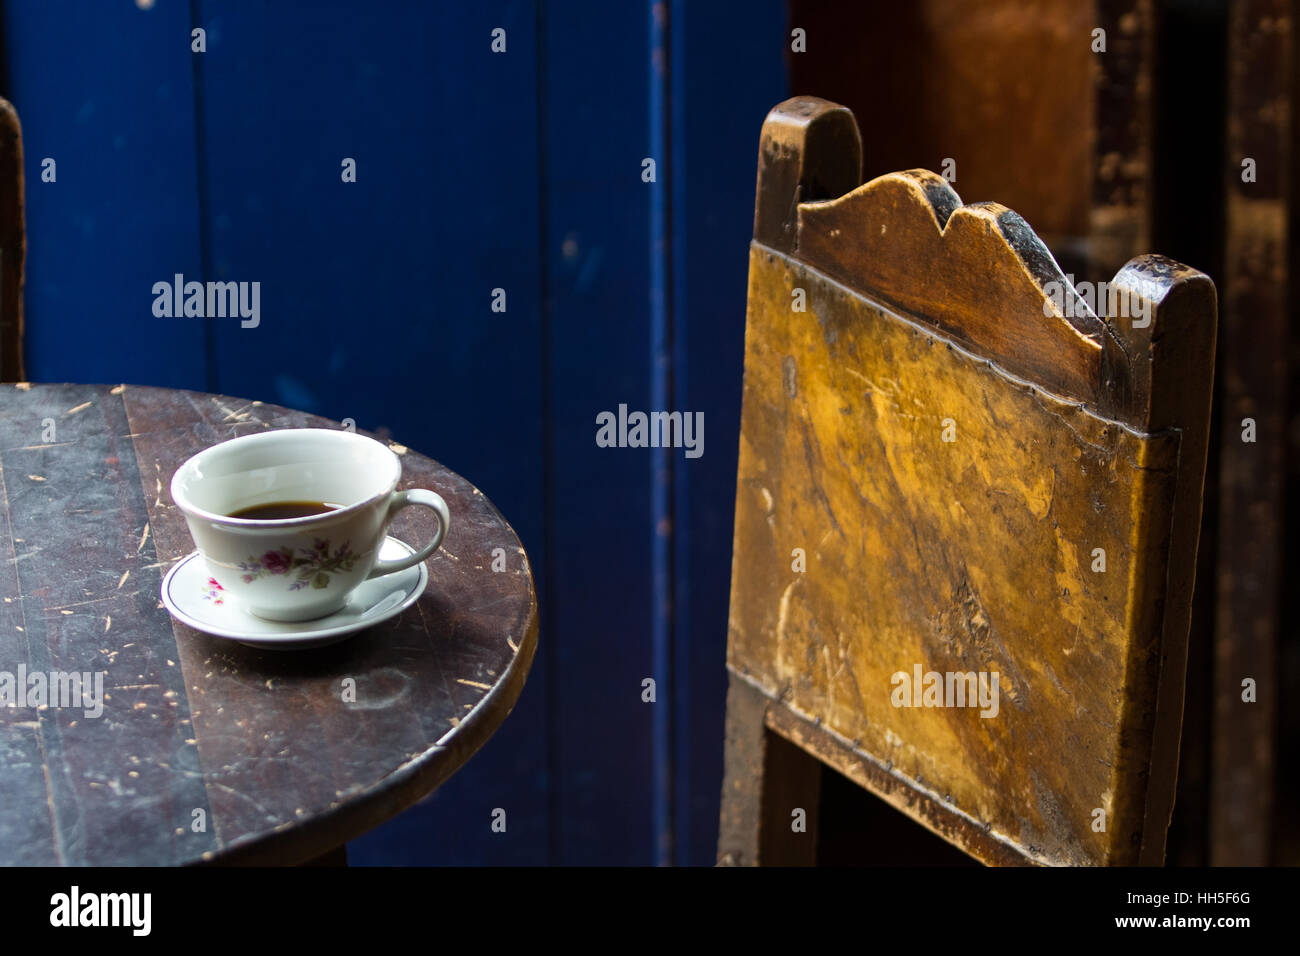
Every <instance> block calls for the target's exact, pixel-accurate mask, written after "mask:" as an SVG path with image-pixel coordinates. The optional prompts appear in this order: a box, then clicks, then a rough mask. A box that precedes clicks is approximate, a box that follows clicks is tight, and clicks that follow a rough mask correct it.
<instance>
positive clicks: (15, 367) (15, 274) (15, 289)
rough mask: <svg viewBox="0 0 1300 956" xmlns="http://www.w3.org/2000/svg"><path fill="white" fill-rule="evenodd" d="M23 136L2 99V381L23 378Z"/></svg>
mask: <svg viewBox="0 0 1300 956" xmlns="http://www.w3.org/2000/svg"><path fill="white" fill-rule="evenodd" d="M26 237H27V232H26V227H25V226H24V224H23V135H22V128H21V127H20V126H19V124H18V114H17V113H15V112H14V108H13V106H12V105H11V104H10V103H9V101H8V100H3V99H0V382H16V381H20V380H21V379H22V378H23V352H22V342H23V260H24V258H25V256H26V252H27V238H26Z"/></svg>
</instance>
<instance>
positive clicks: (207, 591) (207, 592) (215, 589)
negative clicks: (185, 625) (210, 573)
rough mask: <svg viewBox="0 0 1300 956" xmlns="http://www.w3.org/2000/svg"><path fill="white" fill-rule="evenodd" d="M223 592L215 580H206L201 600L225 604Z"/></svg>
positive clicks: (223, 589)
mask: <svg viewBox="0 0 1300 956" xmlns="http://www.w3.org/2000/svg"><path fill="white" fill-rule="evenodd" d="M225 590H226V589H225V588H223V587H222V586H221V584H220V582H219V581H217V579H216V578H208V583H207V584H205V585H204V586H203V600H205V601H211V602H212V603H213V604H225V603H226V595H225Z"/></svg>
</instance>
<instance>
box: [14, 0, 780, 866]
mask: <svg viewBox="0 0 1300 956" xmlns="http://www.w3.org/2000/svg"><path fill="white" fill-rule="evenodd" d="M2 10H3V15H2V18H0V29H2V30H3V35H2V36H0V44H2V49H3V54H4V64H5V66H6V71H7V75H6V76H2V77H0V92H3V93H4V94H5V95H6V96H7V97H8V98H10V99H11V100H12V101H13V102H14V103H15V105H16V107H17V109H18V111H19V115H20V117H21V119H22V122H23V132H24V145H25V149H26V173H27V228H28V246H29V248H28V267H27V286H26V310H27V343H26V358H27V367H28V377H29V378H31V379H32V380H33V381H85V382H118V381H127V382H132V383H137V384H150V385H167V386H174V387H185V388H194V389H201V390H208V391H220V392H224V393H227V394H232V395H235V396H239V397H245V398H250V399H262V400H264V401H269V402H276V403H280V404H285V405H290V406H293V407H296V408H301V409H305V410H308V411H312V412H317V413H320V414H324V415H327V416H330V417H333V418H336V419H344V418H351V419H353V420H354V421H355V422H356V423H357V425H358V426H359V427H362V428H367V429H371V430H378V431H387V432H388V433H390V434H391V435H392V436H393V437H394V438H397V439H398V440H400V441H402V442H404V443H405V444H407V445H410V446H411V447H413V448H415V449H418V450H419V451H421V452H423V453H425V454H428V455H430V456H432V457H434V458H437V459H439V460H440V461H442V462H444V463H446V464H447V465H449V466H450V467H452V468H454V469H455V470H457V471H459V472H460V473H461V474H463V475H465V476H466V477H468V478H469V479H470V480H472V481H473V482H474V483H475V484H477V485H478V486H479V487H480V488H481V489H482V490H483V491H484V493H485V494H487V495H488V496H489V497H490V498H491V499H492V500H493V501H494V502H495V503H496V504H497V506H498V507H499V508H500V509H501V510H502V512H503V513H504V514H505V515H506V516H507V518H508V519H509V520H510V521H511V523H512V524H513V525H514V527H515V529H516V530H517V531H518V532H519V535H520V537H521V538H522V539H523V541H524V544H525V546H526V548H527V549H528V553H529V555H530V558H531V563H532V567H533V570H534V573H535V574H536V576H537V581H538V593H539V600H540V602H541V607H542V633H541V644H540V647H539V651H538V656H537V658H536V663H535V664H534V667H533V671H532V674H531V676H530V678H529V682H528V686H527V689H526V690H525V693H524V695H523V698H522V700H521V701H520V704H519V706H518V707H517V708H516V710H515V712H514V713H513V714H512V715H511V717H510V718H509V719H508V720H507V721H506V724H505V725H504V727H503V728H502V729H501V731H500V732H499V733H498V734H497V735H496V737H494V738H493V740H492V741H491V742H490V743H489V744H488V745H487V746H486V747H485V748H484V749H483V750H482V751H481V752H480V753H479V754H478V755H477V756H476V757H475V758H474V759H473V760H471V762H470V763H469V764H468V765H467V766H466V767H465V769H463V770H462V771H461V772H460V773H459V774H458V775H457V776H455V777H454V778H453V779H452V780H451V781H449V782H448V783H447V784H445V785H444V786H443V787H442V788H441V789H440V790H439V791H438V792H437V793H435V794H434V795H433V796H432V797H431V798H430V799H428V800H426V801H425V802H424V803H422V804H421V805H419V806H417V807H414V808H412V809H411V810H409V811H408V812H407V813H405V814H403V815H402V816H400V817H399V818H397V819H395V820H393V821H391V822H390V823H389V824H387V825H385V826H383V827H381V828H379V829H377V830H375V831H373V832H372V833H370V834H368V835H366V836H365V837H363V838H362V839H359V840H357V841H355V842H354V843H352V844H350V846H349V853H350V856H351V859H352V861H353V862H354V863H474V864H479V863H488V864H493V863H501V864H544V863H552V864H585V863H601V864H611V863H612V864H619V863H627V864H649V863H677V864H708V863H711V862H712V860H713V855H714V849H713V848H714V843H715V841H716V837H717V812H718V794H719V790H720V785H721V771H722V714H723V703H724V690H725V678H724V673H723V655H724V647H725V639H726V617H727V590H728V584H729V577H730V565H731V520H732V506H733V502H734V487H735V466H736V446H737V434H738V430H739V414H740V384H741V355H742V348H743V335H744V305H745V271H746V255H747V244H748V239H749V235H750V231H751V226H752V217H753V183H754V166H755V161H756V157H757V144H758V132H759V127H760V124H761V122H762V119H763V116H764V115H765V113H766V111H767V109H768V108H769V107H770V106H771V105H773V104H774V103H776V102H778V101H779V100H781V99H783V98H784V97H785V95H786V75H785V66H784V56H785V51H786V49H787V45H788V42H789V40H788V30H787V26H786V12H785V8H784V4H783V3H781V2H779V0H755V2H751V3H748V4H745V5H744V6H743V7H741V8H738V7H736V5H734V4H727V3H723V2H715V3H703V2H698V0H697V2H690V3H688V2H686V0H672V2H659V3H651V2H627V3H609V2H599V0H589V2H576V0H575V2H542V0H538V2H524V0H516V2H507V0H484V2H480V3H474V4H462V3H442V2H438V3H433V2H428V0H425V2H387V3H371V4H365V5H359V4H355V3H351V2H345V0H328V2H315V3H306V2H303V3H289V2H276V3H271V2H255V0H239V2H235V0H226V2H218V0H190V2H179V0H153V2H152V3H150V2H148V0H80V2H75V0H4V2H3V7H2ZM196 27H199V28H202V29H203V30H204V31H205V32H206V37H205V39H206V51H205V52H203V53H193V52H191V31H192V30H193V29H194V28H196ZM498 27H499V28H502V29H504V30H505V31H506V33H505V37H506V51H505V52H504V53H494V52H492V50H491V42H492V31H493V30H494V29H496V28H498ZM46 157H49V158H52V159H54V160H55V162H56V164H57V165H56V172H57V179H56V181H55V182H42V177H41V172H42V165H41V164H42V160H43V159H45V158H46ZM345 158H352V159H354V160H355V162H356V170H357V176H356V182H355V183H345V182H343V181H342V176H341V169H342V166H341V164H342V162H343V160H344V159H345ZM647 158H649V159H654V160H655V165H656V168H655V173H656V176H655V181H654V182H652V183H648V182H645V181H643V168H644V167H643V161H644V160H645V159H647ZM178 272H179V273H183V274H184V275H185V276H186V278H187V279H189V278H194V279H198V280H200V281H203V280H207V279H218V280H233V281H259V282H261V284H262V286H261V288H262V299H261V321H260V324H259V325H258V326H257V327H256V328H243V327H241V326H240V323H239V321H238V320H237V319H230V320H221V319H209V320H204V319H184V318H156V317H155V316H154V315H153V314H152V302H153V296H152V293H151V288H152V285H153V283H154V282H157V281H170V280H171V277H172V276H173V275H174V274H175V273H178ZM496 289H502V290H505V301H506V310H505V311H504V312H494V311H493V310H492V307H491V306H492V301H493V293H494V290H496ZM620 403H625V404H626V405H627V406H628V408H629V409H633V410H636V409H639V410H644V411H651V410H665V411H672V410H678V411H683V412H687V411H689V412H703V414H704V422H705V429H704V455H703V456H702V457H700V458H697V459H687V458H685V456H684V455H683V453H682V452H681V451H680V450H678V451H669V450H655V449H628V448H624V449H618V448H599V447H597V445H596V442H595V433H596V425H595V421H596V415H597V414H598V413H599V412H601V411H605V410H609V411H617V409H618V406H619V404H620ZM645 678H653V679H654V680H655V682H656V688H655V690H656V700H655V702H653V703H646V702H644V701H643V700H642V693H643V691H642V688H643V683H642V682H643V680H644V679H645ZM494 807H504V808H506V810H507V820H508V826H507V831H506V833H504V834H501V833H493V832H492V831H491V829H490V822H491V811H492V809H493V808H494Z"/></svg>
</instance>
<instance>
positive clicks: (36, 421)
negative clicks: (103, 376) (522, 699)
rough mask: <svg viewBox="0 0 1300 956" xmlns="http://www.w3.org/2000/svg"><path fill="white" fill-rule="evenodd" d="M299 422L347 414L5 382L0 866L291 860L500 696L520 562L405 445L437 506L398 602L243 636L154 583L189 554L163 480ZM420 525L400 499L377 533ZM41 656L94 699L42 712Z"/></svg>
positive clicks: (510, 545)
mask: <svg viewBox="0 0 1300 956" xmlns="http://www.w3.org/2000/svg"><path fill="white" fill-rule="evenodd" d="M301 427H335V428H337V427H340V426H339V425H338V424H337V423H335V422H330V421H328V420H325V419H322V418H319V417H317V416H314V415H308V414H305V413H302V412H295V411H291V410H289V409H285V408H280V407H277V406H274V405H266V404H261V403H258V402H247V401H243V400H240V399H232V398H227V397H224V396H219V395H207V394H202V393H198V392H184V391H174V390H169V389H157V388H138V387H135V386H129V385H128V386H122V385H119V386H107V385H104V386H91V385H27V384H22V383H20V384H18V385H3V386H0V492H2V493H3V504H2V505H0V595H3V602H0V701H3V702H4V704H5V705H3V706H0V864H8V865H27V864H30V865H58V864H68V865H92V866H93V865H117V864H120V865H170V864H187V863H201V862H205V861H208V862H217V863H221V862H229V863H300V862H305V861H308V860H311V859H315V858H317V857H320V856H323V855H326V854H329V853H331V852H332V851H334V850H335V849H336V848H337V847H339V846H340V845H342V844H344V843H345V842H346V841H347V840H349V839H352V838H354V837H356V836H358V835H360V834H361V833H363V832H365V831H366V830H367V829H369V828H371V827H373V826H375V825H377V824H379V823H381V822H383V821H384V820H386V819H388V818H390V817H392V816H394V815H396V814H397V813H399V812H400V811H401V810H403V809H405V808H406V807H408V806H410V805H411V804H413V803H415V802H416V801H417V800H419V799H420V798H422V797H423V796H425V795H426V794H428V793H429V792H431V791H432V790H433V789H434V788H436V787H437V786H438V785H439V784H440V783H441V782H442V781H443V780H445V779H446V778H447V777H449V776H450V775H451V774H452V773H453V772H454V771H455V770H457V769H458V768H459V767H461V766H462V765H463V764H464V763H465V761H466V760H468V759H469V757H470V756H471V755H472V754H473V753H474V752H475V751H476V750H477V749H478V748H479V747H480V746H482V745H483V744H484V742H485V741H486V740H487V739H488V738H489V737H490V736H491V735H492V733H493V732H494V731H495V730H496V728H497V727H498V726H500V724H501V722H502V721H503V720H504V719H505V717H506V715H507V714H508V713H509V712H510V709H511V708H512V707H513V706H514V703H515V701H516V699H517V698H518V696H519V693H520V691H521V690H522V688H523V684H524V678H525V676H526V675H527V672H528V668H529V665H530V664H531V662H532V657H533V652H534V649H535V647H536V642H537V603H536V598H535V594H534V589H533V581H532V574H531V572H530V570H529V566H528V561H527V556H526V555H525V554H524V551H523V548H522V547H521V546H520V544H519V540H518V538H517V537H516V535H515V533H514V531H513V530H512V529H511V528H510V526H509V524H507V523H506V521H505V520H504V519H503V518H502V517H501V515H500V513H498V512H497V510H496V508H494V507H493V506H492V504H491V502H489V501H488V500H487V498H486V497H484V496H483V494H482V493H480V492H479V491H478V489H476V488H474V487H473V485H471V484H470V483H469V482H467V481H466V480H465V479H463V478H461V477H460V476H459V475H457V474H455V473H454V472H452V471H449V470H448V469H446V468H444V467H443V466H442V465H439V464H438V463H437V462H435V461H432V460H430V459H428V458H425V457H422V456H421V455H418V454H416V453H415V452H414V451H412V450H408V449H405V448H403V447H401V446H399V445H390V447H392V448H393V449H394V450H395V451H397V452H398V454H399V455H400V456H401V458H402V482H401V485H400V487H402V488H418V487H423V488H429V489H432V490H433V491H436V492H438V493H439V494H441V495H442V496H443V497H444V498H445V499H446V501H447V504H448V506H449V508H450V509H451V515H452V521H451V527H450V529H449V530H448V532H447V536H446V540H445V541H444V543H443V546H442V548H441V549H440V550H439V551H438V552H437V553H435V554H434V556H433V557H431V558H430V559H429V561H428V567H429V585H428V587H427V588H426V590H425V592H424V594H423V595H422V596H421V597H420V599H419V600H418V601H417V602H416V603H415V604H414V605H412V606H411V607H410V608H408V609H407V610H406V611H404V612H402V613H401V614H400V615H399V616H397V617H395V618H392V619H390V620H389V621H387V622H385V623H382V624H379V625H377V626H375V627H373V628H370V629H369V630H366V631H363V632H361V633H358V634H356V635H354V636H352V637H350V638H348V639H347V640H346V641H344V642H342V643H340V644H335V645H332V646H328V647H323V648H318V649H313V650H304V651H258V650H254V649H252V648H249V647H245V646H244V645H241V644H237V643H235V642H232V641H227V640H222V639H219V638H215V637H210V636H208V635H206V634H203V633H200V632H198V631H195V630H192V629H191V628H189V627H186V626H185V625H183V624H180V623H179V622H176V621H174V620H173V619H172V617H171V616H170V615H169V614H168V613H167V611H166V610H165V609H164V607H163V605H162V602H161V600H160V599H159V587H160V584H161V581H162V577H163V575H165V574H166V573H167V570H168V569H169V568H170V567H171V566H172V565H173V564H175V563H176V562H177V561H178V560H179V559H181V558H183V557H184V556H185V555H187V554H189V553H191V552H192V551H193V549H194V545H193V542H192V540H191V538H190V535H189V531H188V530H187V528H186V526H185V521H184V518H183V516H182V515H181V513H180V511H179V510H178V509H177V508H176V507H175V506H174V505H173V504H172V502H171V499H170V494H169V485H170V481H171V476H172V473H173V472H174V471H175V470H176V468H177V467H178V466H179V465H180V464H181V463H182V462H183V461H184V460H185V459H186V458H188V457H189V456H191V455H193V454H194V453H196V452H198V451H200V450H201V449H203V448H205V447H207V446H209V445H212V444H215V443H216V442H219V441H224V440H225V439H228V438H233V437H235V436H238V435H247V434H250V433H253V432H259V431H263V430H267V429H275V428H301ZM435 527H436V519H435V518H434V517H433V515H432V513H431V512H429V511H428V510H427V509H423V508H413V509H406V510H404V511H403V512H401V513H400V514H399V515H398V517H397V519H396V520H395V522H394V525H393V527H392V529H391V533H393V534H395V535H396V536H398V537H400V538H402V540H405V541H422V540H427V538H428V537H429V536H430V535H431V534H432V533H433V531H434V530H435ZM495 548H502V549H504V552H505V554H506V557H507V560H506V565H507V567H506V570H505V571H493V569H492V565H493V549H495ZM498 558H499V555H498ZM497 564H498V567H499V566H500V562H499V560H498V562H497ZM51 672H64V673H69V672H77V673H88V674H92V675H93V674H95V673H101V674H103V675H104V677H103V700H102V713H100V714H98V715H95V714H94V709H95V708H93V707H92V708H91V709H90V711H89V713H88V712H87V710H86V709H85V708H83V707H81V706H76V707H66V706H62V703H63V702H62V701H56V703H58V704H59V706H50V704H49V702H48V699H49V698H48V692H47V698H46V699H47V703H45V704H44V705H43V706H42V705H41V704H40V701H41V697H40V695H39V694H40V692H39V686H38V685H39V680H37V679H35V678H34V677H33V675H34V674H37V673H42V674H46V675H48V674H50V673H51ZM20 676H26V682H25V683H26V685H27V686H26V687H25V688H23V687H20V686H18V678H19V677H20ZM346 678H352V679H353V680H354V681H355V700H353V699H352V697H353V695H352V694H350V693H345V687H347V686H348V685H347V684H345V679H346ZM6 680H7V684H6ZM6 689H7V690H8V697H7V699H6ZM24 691H25V694H24ZM82 703H84V701H83V702H82ZM92 703H93V701H92ZM29 705H35V706H29Z"/></svg>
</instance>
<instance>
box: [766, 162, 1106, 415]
mask: <svg viewBox="0 0 1300 956" xmlns="http://www.w3.org/2000/svg"><path fill="white" fill-rule="evenodd" d="M762 185H763V184H762V183H760V188H762ZM763 201H766V199H764V200H763ZM772 204H773V205H778V204H779V201H778V200H777V198H776V197H773V201H772ZM796 248H797V253H796V254H797V255H798V257H799V259H801V260H802V261H804V262H808V263H810V264H812V265H815V266H817V267H818V268H819V269H821V270H822V271H824V272H827V273H829V274H830V275H832V276H834V277H835V278H837V279H839V280H840V281H841V282H844V283H845V284H846V285H848V286H849V287H850V288H852V289H856V290H858V291H862V292H868V293H870V294H872V295H875V296H876V297H878V298H880V299H882V300H884V301H886V302H889V303H891V304H893V305H896V306H898V307H901V308H902V309H904V310H905V311H907V312H909V313H911V314H914V315H920V316H924V317H926V318H927V319H928V320H930V321H931V322H933V323H934V324H936V325H938V326H939V327H940V328H941V329H943V330H944V331H945V332H947V333H949V334H950V335H952V336H954V337H955V338H957V339H958V340H959V341H962V342H963V343H965V344H967V345H968V346H970V347H971V348H973V349H974V350H975V351H977V352H978V353H979V354H982V355H986V356H988V357H990V358H995V359H997V360H998V361H999V363H1000V364H1001V365H1002V366H1003V368H1005V369H1006V370H1007V371H1009V372H1011V373H1012V374H1015V375H1018V376H1020V377H1021V378H1024V379H1026V380H1028V381H1033V382H1037V383H1039V384H1040V385H1041V386H1042V387H1044V388H1048V389H1050V390H1052V391H1054V392H1055V393H1057V394H1058V395H1061V396H1064V397H1068V398H1072V399H1074V400H1076V401H1080V402H1086V403H1088V404H1090V405H1092V406H1093V407H1095V408H1103V409H1106V410H1108V411H1109V410H1115V409H1117V408H1118V406H1119V405H1120V404H1121V403H1122V402H1124V401H1125V400H1126V398H1127V395H1128V374H1129V370H1128V367H1127V362H1126V361H1125V357H1124V355H1123V352H1122V350H1121V348H1120V345H1119V343H1118V341H1116V339H1115V337H1114V335H1113V334H1111V332H1110V330H1109V328H1108V327H1107V325H1106V324H1105V323H1103V322H1102V321H1101V320H1100V319H1098V318H1097V316H1096V315H1095V314H1094V313H1093V311H1092V309H1091V308H1089V307H1088V305H1087V304H1086V303H1085V302H1084V301H1083V300H1082V299H1080V298H1079V297H1078V295H1077V294H1076V293H1075V291H1074V287H1073V285H1071V284H1070V283H1069V281H1068V280H1067V279H1066V277H1065V275H1064V274H1063V273H1062V272H1061V270H1060V268H1059V267H1058V266H1057V265H1056V262H1055V260H1053V259H1052V256H1051V253H1049V252H1048V251H1047V247H1046V246H1044V245H1043V243H1042V242H1041V241H1040V240H1039V239H1038V237H1037V236H1035V235H1034V232H1033V230H1032V229H1030V228H1029V226H1028V225H1027V224H1026V223H1025V221H1024V220H1023V219H1021V218H1020V217H1019V216H1018V215H1016V214H1015V213H1014V212H1012V211H1011V210H1009V209H1007V208H1006V207H1004V206H1001V205H999V204H997V203H976V204H974V205H970V206H963V205H962V202H961V198H960V197H959V196H958V195H957V193H956V192H955V191H954V190H953V189H952V187H951V186H949V185H948V183H947V182H946V181H945V180H944V179H943V178H942V177H941V176H937V175H935V174H934V173H931V172H928V171H926V170H909V171H907V172H901V173H891V174H888V175H884V176H880V177H877V178H876V179H873V180H872V181H871V182H869V183H865V184H864V185H862V186H860V187H858V188H857V189H855V190H853V191H852V192H850V193H848V194H847V195H845V196H843V197H840V198H838V199H834V200H831V201H827V202H819V203H811V204H802V205H800V206H799V209H798V241H797V245H796ZM936 277H942V281H935V279H936ZM1052 283H1056V284H1057V285H1056V287H1055V289H1056V290H1058V291H1057V294H1056V296H1055V298H1054V297H1053V295H1052V292H1053V291H1054V290H1053V288H1052V287H1051V284H1052ZM1067 299H1068V301H1067ZM991 303H997V306H996V308H990V304H991Z"/></svg>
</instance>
